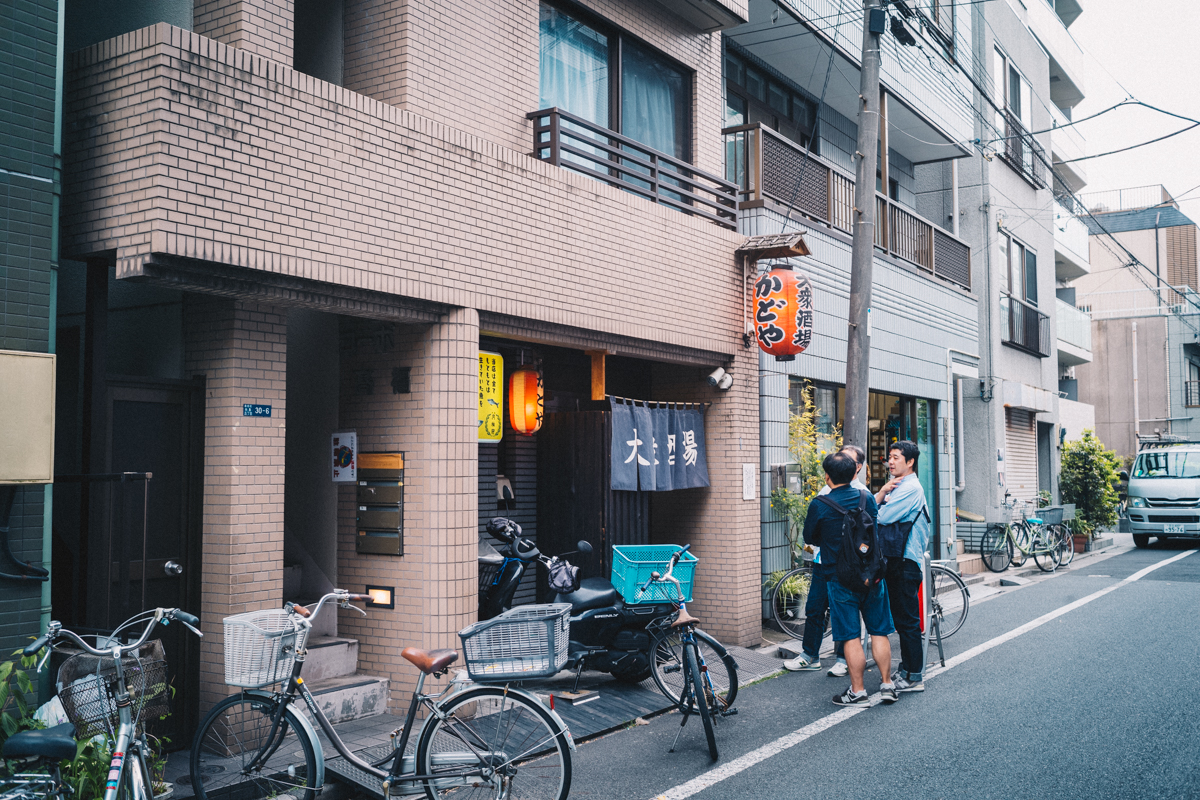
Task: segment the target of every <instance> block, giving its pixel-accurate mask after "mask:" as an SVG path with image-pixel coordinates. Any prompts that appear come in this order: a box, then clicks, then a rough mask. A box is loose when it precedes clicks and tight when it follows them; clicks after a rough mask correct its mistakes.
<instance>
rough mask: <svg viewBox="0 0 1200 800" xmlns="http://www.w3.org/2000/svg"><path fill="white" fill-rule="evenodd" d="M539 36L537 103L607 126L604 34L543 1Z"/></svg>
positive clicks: (606, 70)
mask: <svg viewBox="0 0 1200 800" xmlns="http://www.w3.org/2000/svg"><path fill="white" fill-rule="evenodd" d="M540 40H541V41H540V43H541V59H540V63H541V101H540V107H541V108H551V107H554V106H557V107H558V108H560V109H562V110H563V111H568V112H570V113H572V114H575V115H576V116H580V117H583V118H584V119H586V120H588V121H589V122H594V123H596V124H597V125H602V126H603V127H605V128H607V127H609V122H608V37H607V36H605V35H604V34H602V33H600V32H599V31H596V30H594V29H592V28H589V27H588V26H587V25H584V24H583V23H582V22H580V21H579V20H577V19H574V18H572V17H570V16H568V15H567V14H564V13H563V12H562V11H559V10H558V9H557V8H553V7H551V6H548V5H546V4H544V3H543V4H542V6H541V25H540Z"/></svg>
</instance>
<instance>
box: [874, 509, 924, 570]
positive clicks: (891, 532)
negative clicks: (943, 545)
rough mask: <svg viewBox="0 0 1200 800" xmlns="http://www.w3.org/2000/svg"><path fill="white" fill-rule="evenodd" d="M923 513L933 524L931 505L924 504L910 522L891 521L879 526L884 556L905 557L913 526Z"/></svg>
mask: <svg viewBox="0 0 1200 800" xmlns="http://www.w3.org/2000/svg"><path fill="white" fill-rule="evenodd" d="M922 514H924V515H925V519H927V520H929V524H931V525H932V524H933V520H932V519H929V507H928V506H925V505H922V506H921V510H920V511H918V512H917V515H916V516H915V517H913V518H912V519H911V520H909V521H908V522H890V523H888V524H887V525H880V526H879V543H880V545H881V546H882V547H883V556H884V558H903V557H904V551H905V550H906V549H907V548H908V537H909V536H911V535H912V529H913V526H914V525H916V524H917V520H918V519H920V518H921V515H922Z"/></svg>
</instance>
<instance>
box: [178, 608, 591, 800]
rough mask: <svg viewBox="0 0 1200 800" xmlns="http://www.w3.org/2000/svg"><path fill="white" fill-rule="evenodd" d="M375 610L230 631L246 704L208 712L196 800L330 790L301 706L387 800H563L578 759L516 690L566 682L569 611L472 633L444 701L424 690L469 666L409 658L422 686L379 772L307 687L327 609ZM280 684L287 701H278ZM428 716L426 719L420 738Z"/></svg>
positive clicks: (276, 616) (530, 614) (439, 658)
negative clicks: (547, 680) (540, 681)
mask: <svg viewBox="0 0 1200 800" xmlns="http://www.w3.org/2000/svg"><path fill="white" fill-rule="evenodd" d="M367 599H368V598H367V596H366V595H359V594H351V593H349V592H347V591H345V590H342V589H337V590H334V591H333V592H331V593H329V594H327V595H325V596H324V597H322V598H321V600H320V602H318V603H317V606H316V608H315V609H314V610H313V611H311V612H310V611H309V610H308V609H307V608H305V607H304V606H300V605H295V604H292V603H288V604H287V605H286V606H285V607H284V608H283V609H282V610H279V611H260V612H252V613H249V614H240V615H237V616H234V617H229V618H227V619H226V620H225V682H226V683H229V684H231V685H234V686H239V687H241V688H242V691H241V692H240V693H238V694H235V695H231V696H230V697H227V698H225V699H224V700H222V701H221V702H219V703H218V704H217V705H216V706H215V707H214V708H213V709H212V711H210V712H209V714H208V716H207V717H206V718H205V720H204V722H203V724H202V725H201V726H200V731H199V733H198V734H197V736H196V738H195V740H194V742H193V745H192V752H191V780H192V786H193V788H194V790H195V793H196V797H197V798H198V800H208V799H209V798H211V799H212V800H217V798H226V797H238V798H241V797H246V798H271V797H280V796H283V795H288V796H290V797H291V798H293V800H313V798H315V797H316V795H317V794H318V793H319V792H320V791H321V788H322V786H323V785H324V781H325V757H324V750H323V748H322V744H321V740H320V739H319V738H318V736H317V731H316V729H314V727H313V725H312V723H311V722H309V718H308V717H307V716H306V715H305V714H304V713H303V711H302V709H301V708H297V701H298V700H302V701H303V703H304V706H305V707H307V709H308V712H309V715H311V717H312V719H313V720H315V721H316V724H317V726H319V728H320V730H321V732H322V733H324V735H325V736H326V737H327V738H328V740H329V742H330V743H331V744H332V745H333V747H334V749H335V750H337V752H338V753H339V754H341V756H342V757H343V758H344V759H346V761H347V762H348V763H349V764H350V765H353V767H355V768H357V769H358V770H360V771H361V772H362V773H363V774H364V776H365V777H366V778H368V779H374V780H378V781H379V786H380V791H381V793H382V795H383V796H384V797H385V798H387V797H389V796H396V795H402V796H404V795H421V794H423V795H425V796H426V797H429V798H438V797H448V796H453V797H454V798H492V800H495V799H496V798H510V797H512V798H515V797H527V796H528V797H539V798H542V797H544V798H554V799H555V800H565V798H566V797H567V795H568V794H569V792H570V790H571V752H572V751H573V750H574V749H575V743H574V741H573V740H572V739H571V734H570V731H569V730H568V729H567V726H566V725H565V724H564V723H563V721H562V719H561V718H560V717H559V716H558V715H557V714H556V713H555V712H554V711H552V710H551V709H549V708H547V707H546V706H545V705H543V704H542V702H541V701H540V700H538V698H537V697H535V696H534V695H532V694H530V693H528V692H524V691H521V690H520V689H517V688H514V687H513V686H511V685H508V684H509V683H510V682H512V681H515V680H521V679H525V678H534V677H539V676H540V675H547V674H553V673H554V672H557V671H558V669H560V668H561V666H562V662H563V661H565V659H566V635H567V615H568V613H569V611H570V606H567V605H561V604H559V605H550V606H523V607H519V608H515V609H512V610H511V611H507V612H505V613H504V614H502V615H500V616H499V617H497V618H496V619H492V620H487V621H485V622H479V623H476V624H475V625H472V626H470V627H468V628H467V629H465V630H464V631H462V632H461V633H460V636H461V637H462V640H463V650H464V653H465V655H466V667H467V670H466V674H465V675H464V674H463V672H462V671H461V670H460V671H458V672H457V673H456V676H455V677H454V678H453V679H452V680H451V681H450V682H449V683H448V685H447V686H446V687H445V688H443V689H442V690H441V691H438V692H436V693H428V694H427V693H426V692H425V688H424V687H425V682H426V679H427V678H428V677H429V676H433V677H435V678H438V677H442V676H444V675H446V674H447V672H448V671H449V669H450V666H451V665H452V664H453V663H454V662H455V661H456V660H457V659H458V653H457V652H456V651H454V650H430V651H426V650H418V649H417V648H414V647H406V648H404V650H402V651H401V653H400V655H401V656H403V657H404V658H405V659H406V660H408V661H409V662H410V663H412V664H413V666H415V667H416V668H417V669H418V670H419V671H420V674H419V675H418V676H417V686H416V689H415V690H414V691H413V694H412V700H411V701H410V703H409V707H408V713H407V716H406V717H405V719H404V726H403V727H402V728H401V729H399V730H398V731H397V732H395V733H393V737H392V747H391V749H390V750H389V752H388V753H387V755H385V756H384V757H382V758H379V759H377V760H375V761H374V762H372V763H369V762H367V761H365V760H363V759H361V758H359V757H358V756H356V755H355V754H354V753H353V752H351V750H350V748H349V746H348V745H347V744H346V743H345V742H344V741H343V740H342V738H341V737H340V736H339V735H338V733H337V731H336V730H334V728H333V725H332V724H331V723H330V722H329V719H328V718H327V717H326V716H325V714H324V713H323V712H322V711H321V709H320V707H319V706H318V705H317V703H316V701H315V700H313V696H312V694H311V693H310V692H309V690H308V686H307V685H306V684H305V683H304V679H303V678H301V677H300V671H301V668H302V667H303V666H304V661H305V658H306V656H307V651H306V649H305V642H306V640H307V638H308V635H309V632H310V630H311V628H312V621H313V619H315V618H317V617H318V616H319V615H320V613H321V611H322V609H323V608H324V607H325V605H326V603H332V604H334V605H337V606H341V607H342V608H354V609H355V610H357V611H359V612H360V613H363V614H364V615H365V613H366V612H363V611H362V610H361V609H359V608H357V607H356V606H352V605H351V603H352V602H358V601H365V600H367ZM474 681H480V682H481V683H482V682H487V683H501V684H505V685H477V684H476V683H475V682H474ZM280 682H284V683H283V686H282V688H278V689H273V690H272V689H269V688H268V687H272V686H274V685H276V684H279V683H280ZM418 710H421V711H424V712H425V714H424V720H423V721H422V722H421V723H420V725H419V727H418V726H417V725H416V721H417V712H418ZM414 737H415V742H416V744H415V746H412V742H413V741H414Z"/></svg>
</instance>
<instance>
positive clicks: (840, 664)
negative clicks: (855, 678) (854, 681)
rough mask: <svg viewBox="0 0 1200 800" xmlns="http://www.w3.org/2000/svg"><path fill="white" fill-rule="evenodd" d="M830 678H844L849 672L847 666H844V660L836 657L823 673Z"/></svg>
mask: <svg viewBox="0 0 1200 800" xmlns="http://www.w3.org/2000/svg"><path fill="white" fill-rule="evenodd" d="M825 674H826V675H828V676H829V677H831V678H844V677H846V676H847V675H849V674H850V670H849V668H847V667H846V662H845V661H842V660H841V659H838V660H837V661H835V662H834V664H833V666H832V667H830V668H829V672H826V673H825Z"/></svg>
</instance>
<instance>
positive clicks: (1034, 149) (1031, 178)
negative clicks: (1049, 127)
mask: <svg viewBox="0 0 1200 800" xmlns="http://www.w3.org/2000/svg"><path fill="white" fill-rule="evenodd" d="M1000 158H1001V159H1003V160H1004V162H1005V163H1007V164H1008V165H1009V166H1010V167H1012V168H1013V169H1014V170H1016V171H1017V172H1019V173H1020V174H1021V177H1022V178H1024V179H1025V180H1026V181H1028V182H1029V183H1030V185H1032V186H1033V187H1034V188H1036V189H1045V188H1046V163H1045V162H1046V151H1045V149H1043V148H1042V146H1041V145H1040V144H1038V143H1037V141H1036V140H1035V139H1034V138H1033V136H1031V135H1030V133H1029V131H1027V130H1025V126H1024V125H1022V124H1021V121H1020V120H1018V119H1017V118H1016V117H1015V116H1014V115H1013V113H1012V112H1011V111H1008V110H1007V109H1006V110H1005V112H1004V149H1003V150H1001V151H1000Z"/></svg>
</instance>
